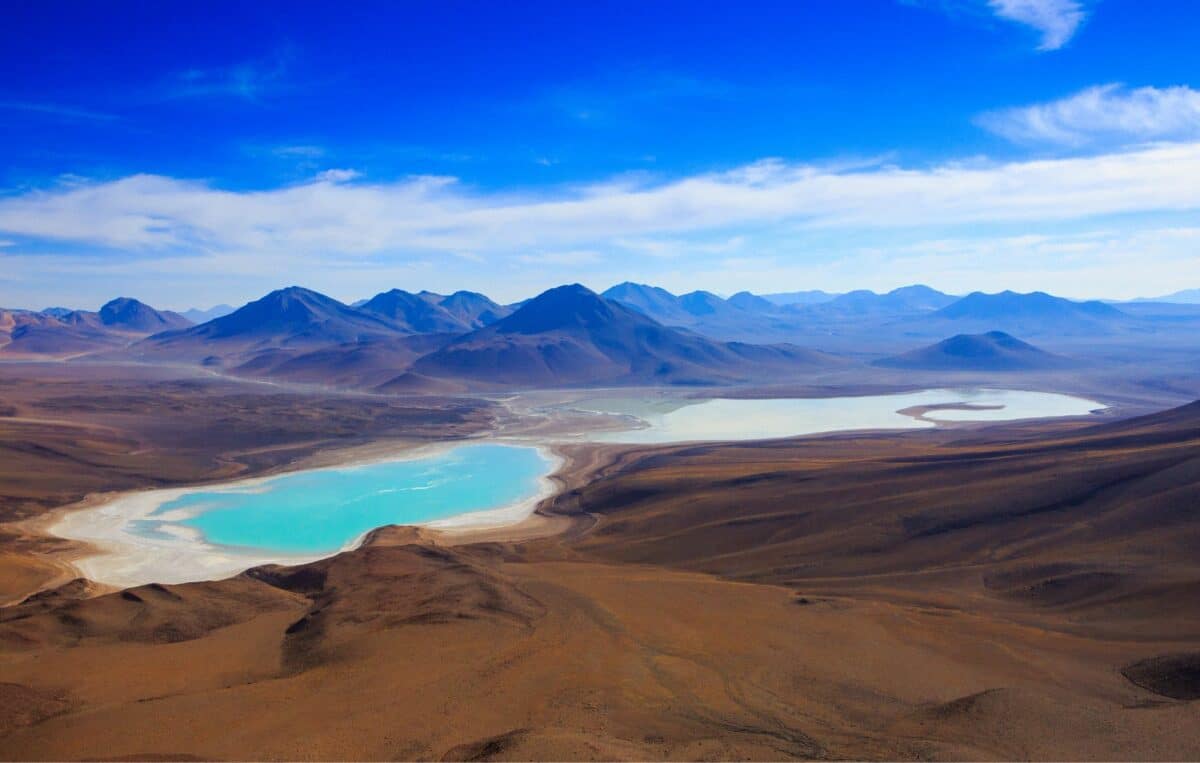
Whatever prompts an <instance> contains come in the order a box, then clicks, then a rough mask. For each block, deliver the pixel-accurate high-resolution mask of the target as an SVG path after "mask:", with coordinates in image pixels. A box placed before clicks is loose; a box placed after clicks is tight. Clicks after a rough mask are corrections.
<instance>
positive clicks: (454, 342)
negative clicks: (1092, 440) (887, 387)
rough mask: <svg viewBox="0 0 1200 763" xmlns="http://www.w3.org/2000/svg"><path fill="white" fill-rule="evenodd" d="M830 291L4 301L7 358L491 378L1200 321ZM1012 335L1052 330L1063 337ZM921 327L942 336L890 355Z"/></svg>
mask: <svg viewBox="0 0 1200 763" xmlns="http://www.w3.org/2000/svg"><path fill="white" fill-rule="evenodd" d="M827 296H829V299H827V300H826V301H823V302H819V303H808V304H804V303H800V302H792V303H788V304H779V303H777V302H775V301H772V300H771V299H767V298H765V297H763V296H760V295H756V294H752V293H749V292H739V293H737V294H734V295H733V296H731V297H730V298H728V299H725V298H723V297H721V296H719V295H717V294H714V293H712V292H707V291H693V292H689V293H687V294H682V295H675V294H672V293H671V292H669V291H667V290H665V289H662V288H659V287H656V286H649V285H644V284H635V283H630V282H626V283H622V284H618V285H616V286H613V287H612V288H610V289H608V290H606V291H605V292H603V293H602V294H596V293H594V292H592V291H590V290H588V289H586V288H585V287H583V286H580V285H577V284H575V285H570V286H564V287H559V288H556V289H551V290H549V291H547V292H545V293H543V294H541V295H539V296H538V297H535V298H533V299H529V300H525V301H523V302H520V303H517V304H515V305H508V306H505V305H501V304H498V303H497V302H495V301H493V300H491V299H489V298H488V297H487V296H485V295H483V294H478V293H474V292H467V291H458V292H455V293H453V294H448V295H446V294H438V293H434V292H429V291H420V292H408V291H404V290H401V289H390V290H388V291H384V292H381V293H379V294H377V295H375V296H374V297H371V298H369V299H364V300H361V301H360V302H358V303H356V304H355V305H347V304H345V303H342V302H340V301H338V300H336V299H333V298H331V297H328V296H326V295H323V294H320V293H318V292H315V291H312V290H309V289H304V288H301V287H298V286H292V287H288V288H284V289H279V290H277V291H274V292H271V293H270V294H267V295H266V296H264V297H262V298H260V299H257V300H255V301H253V302H250V303H248V304H246V305H244V306H242V307H241V308H238V309H236V310H233V311H231V312H229V313H227V314H222V315H219V316H218V317H215V318H212V319H210V320H208V321H205V322H203V323H200V324H198V325H193V324H191V323H190V322H189V321H188V319H187V318H186V317H185V316H183V315H180V314H177V313H172V312H169V311H161V310H156V309H154V308H152V307H150V306H149V305H146V304H145V303H142V302H139V301H137V300H134V299H130V298H124V297H122V298H118V299H115V300H112V301H111V302H109V303H107V304H105V305H104V306H103V307H102V308H101V309H100V310H99V311H96V312H89V311H82V310H71V309H67V308H61V307H54V308H47V309H45V310H42V311H38V312H35V311H29V310H0V356H3V357H10V358H39V357H57V358H67V357H75V356H87V357H89V358H94V359H97V360H115V361H120V360H136V361H139V362H150V363H154V362H170V363H194V364H202V365H206V366H208V367H211V368H220V369H222V370H223V371H224V372H226V373H231V374H235V375H250V376H258V377H265V378H273V379H281V380H291V381H296V382H304V383H310V384H322V385H335V386H339V387H340V386H345V387H354V388H360V389H362V388H376V387H379V388H385V389H390V390H400V389H412V390H421V391H423V390H427V389H433V388H438V389H445V390H454V389H457V390H485V389H491V390H495V389H503V388H512V387H522V388H524V387H548V386H579V385H585V384H592V385H596V384H718V383H740V382H756V383H767V382H774V381H780V380H790V379H795V378H797V375H799V374H811V373H814V372H817V371H825V370H836V369H838V368H844V367H845V366H846V365H847V364H848V363H853V362H856V361H861V362H871V363H874V364H875V365H876V366H879V367H891V368H911V369H918V368H923V369H927V370H956V369H957V370H974V371H1013V370H1023V371H1035V370H1050V369H1055V368H1062V367H1065V365H1067V364H1069V361H1066V360H1065V359H1064V358H1062V357H1060V356H1057V355H1055V354H1054V351H1057V350H1058V345H1059V344H1060V343H1061V342H1062V341H1063V340H1064V338H1070V337H1079V338H1083V340H1085V341H1087V342H1094V341H1097V340H1105V339H1106V338H1107V339H1113V338H1116V339H1117V340H1120V338H1121V337H1133V338H1134V339H1135V341H1141V337H1143V336H1144V335H1146V334H1148V333H1153V332H1156V331H1161V332H1168V331H1172V332H1175V333H1174V334H1171V336H1174V337H1175V338H1176V339H1175V341H1178V342H1182V341H1183V340H1182V339H1179V337H1191V336H1193V335H1194V334H1193V333H1192V332H1194V330H1195V329H1196V328H1198V327H1200V326H1198V324H1200V311H1197V310H1194V309H1192V308H1191V307H1190V306H1188V305H1160V307H1161V308H1162V309H1160V307H1155V305H1159V303H1154V304H1147V303H1129V304H1128V305H1126V306H1125V309H1122V308H1119V307H1115V306H1113V305H1111V304H1106V303H1102V302H1096V301H1091V302H1075V301H1071V300H1067V299H1063V298H1061V297H1056V296H1053V295H1050V294H1046V293H1043V292H1034V293H1031V294H1018V293H1015V292H1011V291H1006V292H1000V293H997V294H985V293H982V292H975V293H972V294H969V295H967V296H965V297H961V298H958V297H954V296H952V295H947V294H944V293H942V292H939V291H937V290H935V289H932V288H929V287H927V286H922V285H913V286H906V287H902V288H899V289H894V290H892V291H890V292H887V293H884V294H877V293H875V292H871V291H866V290H858V291H851V292H848V293H845V294H841V295H837V296H833V295H827ZM1151 308H1153V309H1151ZM1165 308H1171V309H1169V310H1167V309H1165ZM213 310H215V311H218V312H219V311H222V310H223V308H221V307H220V306H218V308H213ZM946 336H950V337H951V338H950V339H946V340H944V341H942V340H941V338H943V337H946ZM1014 336H1021V337H1023V338H1024V339H1026V340H1027V339H1030V338H1035V339H1037V341H1039V342H1042V341H1044V342H1050V343H1051V345H1052V348H1053V351H1046V350H1043V349H1041V348H1038V347H1034V346H1032V345H1030V344H1028V343H1027V342H1025V341H1022V340H1018V339H1015V338H1014ZM921 339H924V340H925V341H927V342H930V343H931V344H930V345H929V346H926V347H923V348H921V349H918V350H912V351H909V352H905V353H902V354H898V355H897V354H895V353H896V349H895V348H897V347H902V346H909V347H911V346H912V345H913V344H914V340H921ZM747 340H748V341H747ZM806 347H812V348H819V349H822V350H834V351H835V353H836V354H827V353H826V352H819V351H817V349H805V348H806ZM1067 354H1071V353H1070V352H1068V353H1067ZM848 358H854V360H849V359H848ZM860 367H861V366H860Z"/></svg>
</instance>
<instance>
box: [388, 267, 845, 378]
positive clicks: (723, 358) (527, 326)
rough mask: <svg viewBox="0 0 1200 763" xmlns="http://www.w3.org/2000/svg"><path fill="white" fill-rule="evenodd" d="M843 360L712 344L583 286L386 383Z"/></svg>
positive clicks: (531, 304) (747, 372) (783, 367)
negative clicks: (667, 325)
mask: <svg viewBox="0 0 1200 763" xmlns="http://www.w3.org/2000/svg"><path fill="white" fill-rule="evenodd" d="M839 365H844V361H841V360H839V359H837V358H834V357H833V356H830V355H825V354H823V353H819V352H815V351H812V350H805V349H802V348H799V347H793V346H788V345H772V346H768V345H752V344H743V343H738V342H716V341H713V340H710V339H706V338H704V337H701V336H698V335H695V334H691V333H688V332H685V331H681V330H677V329H672V328H668V327H666V326H663V325H662V324H660V323H657V322H656V321H654V320H652V319H650V318H647V317H646V316H644V315H642V314H641V313H638V312H635V311H633V310H631V309H629V308H627V307H624V306H623V305H621V304H618V303H616V302H613V301H611V300H608V299H605V298H603V297H601V296H599V295H597V294H595V293H594V292H592V291H590V290H589V289H586V288H584V287H583V286H579V285H578V284H576V285H570V286H560V287H557V288H554V289H550V290H549V291H546V292H544V293H543V294H541V295H539V296H538V297H536V298H534V299H532V300H529V301H528V302H526V303H524V304H523V305H522V306H521V307H520V308H519V309H518V310H517V311H516V312H514V313H513V314H512V315H510V316H508V317H507V318H504V319H502V320H500V321H497V322H496V323H494V324H492V325H491V326H488V327H485V328H483V329H479V330H477V331H473V332H471V333H469V334H467V335H465V336H462V337H460V338H458V339H456V340H454V341H453V342H451V343H450V344H448V345H446V346H445V347H443V348H442V349H440V350H438V351H436V352H433V353H430V354H429V355H426V356H424V357H422V358H420V359H419V360H417V361H416V362H415V363H414V364H413V365H412V368H411V369H410V370H409V372H408V373H406V374H404V375H402V376H400V377H398V378H397V379H395V380H393V381H391V382H389V383H388V384H386V385H384V386H383V389H385V390H387V389H411V388H419V387H421V386H422V385H424V384H428V383H430V380H433V382H434V383H437V384H450V385H459V386H461V387H462V388H464V389H497V388H503V387H513V386H518V387H560V386H571V385H581V384H593V385H604V384H632V383H668V384H711V383H715V382H722V381H724V382H728V381H740V380H745V379H748V378H758V379H763V378H769V377H772V376H781V375H782V376H788V375H790V376H796V375H799V374H802V373H804V372H811V371H813V370H815V369H821V368H830V367H836V366H839Z"/></svg>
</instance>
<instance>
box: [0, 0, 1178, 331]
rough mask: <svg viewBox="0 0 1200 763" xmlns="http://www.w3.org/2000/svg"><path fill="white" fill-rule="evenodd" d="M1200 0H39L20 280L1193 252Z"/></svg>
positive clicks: (915, 272)
mask: <svg viewBox="0 0 1200 763" xmlns="http://www.w3.org/2000/svg"><path fill="white" fill-rule="evenodd" d="M1198 31H1200V8H1198V7H1197V6H1196V5H1195V3H1192V2H1167V1H1164V2H1145V1H1144V0H1143V1H1141V2H1135V1H1132V0H957V1H955V0H877V1H875V2H868V1H867V0H864V1H863V2H850V1H846V2H840V1H834V0H811V1H809V2H772V3H753V2H746V3H739V4H738V5H737V6H736V7H735V6H733V5H730V4H729V3H705V2H687V3H672V2H653V3H647V2H594V3H539V2H526V3H493V4H485V3H480V2H469V3H466V2H464V3H456V2H430V3H412V2H409V3H403V2H391V3H380V4H376V5H370V4H357V5H356V6H355V8H354V9H353V10H348V9H345V8H338V7H335V6H334V5H333V4H320V5H318V4H312V5H308V4H304V3H294V2H293V3H269V2H257V3H248V4H222V3H211V2H210V3H204V4H194V5H188V4H184V3H119V2H113V3H104V4H98V3H84V2H71V3H55V2H41V3H24V4H20V5H17V6H16V7H15V8H9V9H7V11H6V22H5V24H4V25H3V27H2V28H0V304H3V305H7V306H21V307H42V306H45V305H49V304H68V305H79V306H95V305H98V304H99V303H101V302H103V301H104V300H105V299H107V298H108V297H110V296H113V295H115V294H118V293H119V294H127V295H131V296H137V297H140V298H142V299H145V300H147V301H150V302H152V303H154V304H158V305H162V306H165V307H173V308H183V307H188V306H192V305H202V306H203V305H207V304H211V303H215V302H230V303H235V304H236V303H240V302H242V301H245V300H247V299H250V298H253V297H255V296H258V295H260V294H261V293H263V292H265V291H267V290H269V289H271V288H276V287H278V286H281V285H286V284H289V283H300V284H303V285H307V286H311V287H313V288H317V289H319V290H322V291H325V292H327V293H330V294H332V295H333V296H337V297H340V298H343V299H354V298H357V297H360V296H367V295H370V294H372V293H374V292H376V291H379V290H381V289H383V288H390V287H392V286H397V287H401V288H407V289H412V290H417V289H421V288H430V289H434V290H442V291H445V290H452V289H456V288H470V289H477V290H481V291H485V292H487V293H489V294H493V295H494V296H495V297H497V298H499V299H517V298H520V297H524V296H527V295H528V294H530V293H533V292H536V291H538V290H540V289H543V288H546V287H548V286H551V285H554V284H557V283H561V282H565V281H581V282H583V283H585V284H587V285H589V286H592V287H594V288H604V287H606V286H608V285H610V284H611V283H614V282H616V281H620V280H625V279H632V280H639V281H646V282H652V283H657V284H661V285H663V286H666V287H667V288H671V289H673V290H676V291H684V290H689V289H693V288H707V289H711V290H714V291H718V292H722V293H730V292H733V291H737V290H740V289H743V288H745V289H750V290H753V291H759V292H763V291H782V290H796V289H807V288H824V289H829V290H848V289H852V288H858V287H866V288H874V289H888V288H892V287H895V286H899V285H903V284H907V283H911V282H925V283H929V284H931V285H933V286H936V287H939V288H943V289H946V290H949V291H957V292H965V291H970V290H973V289H983V290H988V291H994V290H999V289H1003V288H1015V289H1020V290H1032V289H1037V288H1043V289H1047V290H1051V291H1055V292H1057V293H1062V294H1065V295H1068V296H1075V297H1087V296H1104V297H1133V296H1138V295H1144V294H1157V293H1164V292H1169V291H1174V290H1176V289H1179V288H1184V287H1194V286H1197V285H1200V283H1198V282H1200V277H1198V276H1197V274H1198V273H1200V258H1198V255H1197V254H1196V252H1197V245H1198V244H1200V218H1198V216H1197V209H1198V208H1200V183H1197V182H1196V181H1195V180H1194V178H1196V177H1200V92H1198V91H1197V90H1194V89H1193V86H1195V87H1197V88H1200V82H1198V81H1197V80H1200V51H1198V50H1197V48H1198V47H1200V46H1196V45H1195V43H1194V40H1195V37H1196V34H1197V32H1198Z"/></svg>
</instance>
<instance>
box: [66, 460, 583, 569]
mask: <svg viewBox="0 0 1200 763" xmlns="http://www.w3.org/2000/svg"><path fill="white" fill-rule="evenodd" d="M480 442H495V443H502V444H511V445H521V446H523V447H535V448H536V449H537V451H538V452H539V454H540V455H541V456H542V458H543V459H545V460H546V461H547V463H548V468H547V471H546V472H545V473H544V474H543V475H542V476H541V477H540V478H539V480H538V491H537V492H536V493H535V494H534V495H531V496H529V497H527V498H525V499H523V500H520V501H516V502H514V503H511V504H508V505H506V506H500V507H497V508H494V509H485V510H482V511H474V512H468V513H464V514H456V515H454V516H450V517H443V518H441V519H435V520H430V521H428V522H419V523H416V526H418V527H424V528H428V529H431V530H437V531H439V532H442V533H449V534H456V533H466V532H477V531H480V530H488V529H494V528H498V527H506V526H510V525H516V524H519V523H521V522H522V521H524V520H526V519H527V518H529V517H530V515H532V514H533V511H534V509H536V508H537V506H538V504H539V503H541V502H542V501H543V500H545V499H547V498H549V497H551V496H552V495H554V493H555V492H556V490H557V484H556V482H555V481H554V479H553V476H554V475H555V474H556V473H557V472H558V471H559V470H560V469H562V467H563V465H564V464H565V459H564V458H563V457H562V456H560V455H559V454H557V453H556V452H554V450H553V449H552V448H550V447H547V446H544V445H536V446H535V445H530V444H528V443H522V442H519V441H510V440H505V439H499V438H495V439H493V438H488V439H484V440H466V441H457V442H445V443H437V444H436V445H425V446H417V447H409V448H405V449H404V450H402V451H399V452H396V453H391V454H386V455H376V456H372V457H368V458H355V459H349V460H346V461H341V462H333V463H330V464H328V465H324V466H320V467H317V468H316V469H314V471H315V470H318V469H347V468H354V467H358V466H368V465H371V464H378V463H386V462H394V461H408V460H415V459H420V458H427V457H430V456H434V455H438V454H440V453H444V452H446V451H448V450H451V449H453V448H455V447H459V446H462V445H469V444H477V443H480ZM289 473H295V472H282V473H279V474H271V475H264V476H259V477H250V478H247V479H243V480H236V481H234V482H228V483H222V484H221V486H220V487H221V488H223V489H225V488H235V489H243V490H244V489H252V488H254V487H255V486H256V485H261V484H263V483H265V482H268V481H270V480H273V479H278V478H279V477H281V476H285V475H286V474H289ZM197 489H203V488H198V487H196V486H192V487H179V488H165V489H155V490H135V491H129V492H125V493H117V494H114V495H109V496H105V498H104V499H103V500H102V501H101V502H99V503H96V502H94V501H88V502H85V504H92V505H78V504H77V505H75V506H71V507H64V508H63V509H62V510H60V511H58V512H55V516H54V517H53V518H52V519H51V520H50V521H49V522H47V523H46V525H45V526H44V527H45V531H46V532H49V533H50V534H52V535H55V536H58V537H60V538H66V539H68V540H73V541H79V542H82V543H85V544H87V545H88V546H89V547H90V548H91V549H92V550H93V552H92V553H89V554H87V555H84V556H81V557H80V558H77V559H73V560H71V562H70V564H71V566H72V567H74V568H75V569H76V570H77V571H78V573H79V575H80V576H82V577H86V578H89V579H91V580H93V581H96V582H98V583H103V584H106V585H111V586H115V587H120V588H129V587H132V586H138V585H145V584H147V583H186V582H195V581H200V580H219V579H222V578H226V577H230V576H232V575H237V574H239V573H241V572H243V571H245V570H247V569H249V568H251V567H257V566H259V565H263V564H285V565H295V564H305V563H307V562H313V561H316V560H318V559H324V558H327V557H330V556H334V555H335V554H339V553H342V552H344V551H349V550H351V549H354V548H357V547H359V546H360V545H362V543H363V541H364V540H366V538H367V536H368V535H370V534H371V533H372V532H374V530H368V531H367V532H364V533H362V534H361V535H359V536H358V537H356V538H354V539H353V540H351V541H350V542H348V543H346V544H345V545H343V546H342V547H341V548H339V549H336V550H334V551H328V552H322V553H316V554H288V553H286V552H273V551H269V550H266V549H261V550H260V549H243V548H235V547H230V546H220V545H216V544H212V543H209V542H208V541H206V540H205V538H204V536H203V534H202V533H201V532H200V531H199V530H195V529H193V528H188V527H186V526H183V525H169V526H168V527H169V530H167V532H169V534H170V537H166V538H162V537H146V536H142V535H137V534H135V533H132V532H129V531H128V527H129V524H130V523H131V522H133V521H136V520H139V519H144V518H146V517H148V516H150V515H151V514H153V513H154V512H155V511H156V510H157V509H158V508H159V507H160V506H162V505H164V504H166V503H169V502H171V501H173V500H175V499H177V498H179V497H180V496H182V495H185V494H187V493H191V492H195V491H196V490H197ZM171 518H173V519H182V518H184V516H183V515H182V514H181V515H172V516H171Z"/></svg>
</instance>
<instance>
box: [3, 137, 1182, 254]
mask: <svg viewBox="0 0 1200 763" xmlns="http://www.w3.org/2000/svg"><path fill="white" fill-rule="evenodd" d="M1197 177H1200V142H1196V143H1183V144H1174V145H1159V146H1152V147H1143V148H1139V149H1137V150H1131V151H1122V152H1114V153H1107V154H1101V155H1097V156H1089V157H1080V158H1066V159H1054V160H1040V161H1023V162H1012V163H1007V164H989V163H982V162H977V163H974V164H970V165H964V164H953V163H952V164H944V165H940V166H935V167H932V168H928V169H904V168H901V167H896V166H881V167H875V168H870V169H863V170H858V171H839V170H831V169H828V168H823V167H819V166H814V165H808V164H792V163H787V162H783V161H778V160H770V161H763V162H758V163H755V164H752V165H748V166H745V167H741V168H738V169H735V170H732V171H728V172H717V173H705V174H699V175H694V176H691V177H685V178H682V179H677V180H671V181H655V180H653V179H649V178H647V177H645V176H640V177H635V178H629V177H625V178H620V179H618V180H614V181H611V182H604V183H598V184H594V185H585V186H570V187H560V188H555V189H551V190H548V191H544V192H541V193H538V194H515V193H511V192H481V191H476V190H472V189H469V188H465V187H463V186H461V185H460V184H459V183H457V182H456V181H455V180H454V179H453V178H447V177H414V178H408V179H404V180H399V181H395V182H390V183H365V182H350V181H351V180H352V178H351V176H349V175H347V174H345V173H344V172H334V173H332V174H328V173H325V174H322V175H321V176H319V177H318V178H317V179H315V180H313V181H311V182H308V183H304V184H300V185H293V186H287V187H283V188H277V189H271V190H259V191H228V190H222V189H219V188H214V187H212V186H210V185H208V184H205V183H201V182H197V181H189V180H179V179H175V178H169V177H162V176H157V175H133V176H129V177H126V178H122V179H119V180H113V181H108V182H94V183H82V184H80V183H78V182H76V183H74V184H71V185H65V186H59V187H55V188H50V189H46V190H38V191H31V192H25V193H21V194H13V195H8V196H3V197H0V234H7V235H9V236H25V237H31V238H33V239H43V240H57V241H69V242H77V243H79V244H85V245H89V246H96V247H107V248H114V249H140V250H148V251H160V252H164V253H171V252H174V253H178V252H181V251H209V252H212V251H243V252H259V253H265V252H293V253H309V254H311V255H312V256H317V257H322V256H339V257H370V256H372V255H376V254H383V255H395V254H397V253H403V252H417V251H421V252H443V253H451V252H455V251H469V252H473V253H475V254H478V255H480V256H489V257H492V256H500V255H505V254H514V253H522V252H529V251H531V250H533V251H537V250H544V251H564V250H576V249H579V250H582V249H596V248H598V247H599V246H601V245H604V246H610V245H612V244H614V243H615V242H617V241H621V240H626V241H645V240H653V239H654V238H655V237H658V238H661V239H670V238H672V237H677V238H687V239H690V240H693V241H696V242H697V243H699V244H703V243H704V242H702V241H699V239H700V238H707V240H708V241H709V242H711V241H712V237H713V236H714V235H716V236H721V237H724V238H728V237H731V236H735V237H736V236H739V235H746V234H747V233H753V232H761V231H765V230H770V229H779V228H784V227H786V228H787V229H789V230H792V229H797V228H800V229H831V228H832V229H849V230H855V229H885V228H915V227H920V226H956V225H958V226H961V225H966V224H974V223H1034V222H1037V223H1044V222H1048V221H1064V220H1077V219H1082V218H1088V217H1094V216H1100V215H1114V214H1126V213H1143V212H1171V211H1175V212H1178V211H1190V210H1196V209H1200V183H1196V182H1195V178H1197Z"/></svg>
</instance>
